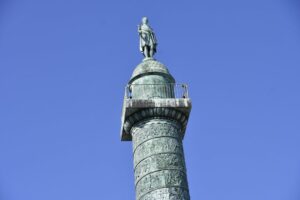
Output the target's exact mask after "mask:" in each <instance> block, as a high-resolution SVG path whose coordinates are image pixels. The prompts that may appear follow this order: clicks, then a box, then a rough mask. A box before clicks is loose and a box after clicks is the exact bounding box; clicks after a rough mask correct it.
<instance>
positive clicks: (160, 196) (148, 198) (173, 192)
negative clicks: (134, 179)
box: [140, 187, 190, 200]
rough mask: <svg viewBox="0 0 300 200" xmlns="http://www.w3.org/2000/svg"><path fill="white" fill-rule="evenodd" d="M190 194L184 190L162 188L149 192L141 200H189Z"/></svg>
mask: <svg viewBox="0 0 300 200" xmlns="http://www.w3.org/2000/svg"><path fill="white" fill-rule="evenodd" d="M189 199H190V196H189V192H188V190H187V189H184V188H176V187H173V188H162V189H158V190H154V191H152V192H149V193H148V194H146V195H144V196H142V197H141V198H140V200H189Z"/></svg>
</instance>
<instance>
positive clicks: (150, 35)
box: [138, 17, 157, 58]
mask: <svg viewBox="0 0 300 200" xmlns="http://www.w3.org/2000/svg"><path fill="white" fill-rule="evenodd" d="M138 32H139V35H140V51H141V53H142V54H143V55H144V57H145V58H153V55H154V54H155V53H156V46H157V40H156V37H155V34H154V32H153V30H152V28H151V27H150V26H149V24H148V19H147V17H143V18H142V23H141V24H140V25H139V26H138Z"/></svg>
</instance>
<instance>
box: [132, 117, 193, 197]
mask: <svg viewBox="0 0 300 200" xmlns="http://www.w3.org/2000/svg"><path fill="white" fill-rule="evenodd" d="M131 134H132V141H133V152H134V174H135V188H136V200H189V199H190V197H189V191H188V183H187V176H186V168H185V161H184V153H183V146H182V134H181V125H180V123H178V122H176V121H175V120H170V119H166V118H150V119H146V120H143V121H141V122H139V123H136V124H135V125H134V126H133V127H132V129H131Z"/></svg>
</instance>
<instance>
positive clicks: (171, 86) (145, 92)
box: [125, 83, 189, 99]
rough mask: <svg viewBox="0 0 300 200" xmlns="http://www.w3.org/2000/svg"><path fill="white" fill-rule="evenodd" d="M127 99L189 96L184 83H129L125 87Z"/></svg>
mask: <svg viewBox="0 0 300 200" xmlns="http://www.w3.org/2000/svg"><path fill="white" fill-rule="evenodd" d="M125 98H127V99H163V98H189V96H188V86H187V85H186V84H177V83H167V84H131V85H127V86H126V88H125Z"/></svg>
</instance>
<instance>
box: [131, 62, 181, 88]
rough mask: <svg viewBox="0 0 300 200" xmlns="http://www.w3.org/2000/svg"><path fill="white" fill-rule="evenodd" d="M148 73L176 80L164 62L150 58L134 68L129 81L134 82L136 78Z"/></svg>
mask: <svg viewBox="0 0 300 200" xmlns="http://www.w3.org/2000/svg"><path fill="white" fill-rule="evenodd" d="M148 74H160V75H162V76H165V77H167V78H169V79H171V80H172V82H175V80H174V78H173V76H172V75H171V74H170V72H169V70H168V69H167V67H166V66H165V65H164V64H162V63H160V62H158V61H156V60H154V59H149V60H144V61H143V62H141V63H140V64H139V65H138V66H137V67H136V68H135V69H134V71H133V73H132V76H131V79H130V81H129V83H131V82H133V81H134V80H135V79H137V78H139V77H141V76H145V75H148Z"/></svg>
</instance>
